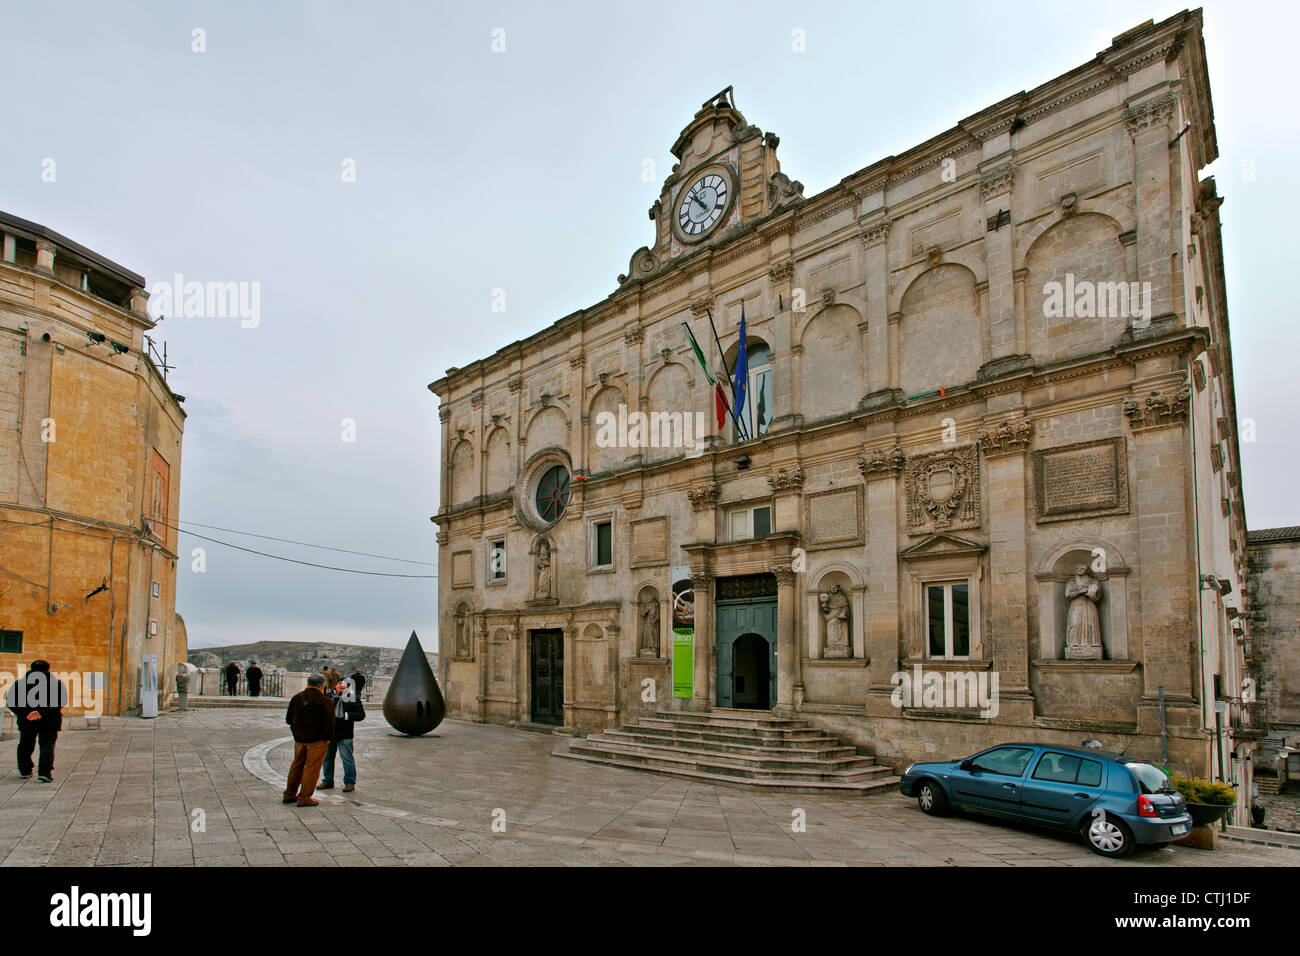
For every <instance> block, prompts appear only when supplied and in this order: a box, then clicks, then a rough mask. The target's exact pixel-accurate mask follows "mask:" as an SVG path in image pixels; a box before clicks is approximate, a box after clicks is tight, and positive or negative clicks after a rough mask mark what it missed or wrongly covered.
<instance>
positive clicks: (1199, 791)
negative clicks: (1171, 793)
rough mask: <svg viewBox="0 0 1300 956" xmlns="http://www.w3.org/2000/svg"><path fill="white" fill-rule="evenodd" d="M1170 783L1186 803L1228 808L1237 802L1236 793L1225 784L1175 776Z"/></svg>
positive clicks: (1198, 778)
mask: <svg viewBox="0 0 1300 956" xmlns="http://www.w3.org/2000/svg"><path fill="white" fill-rule="evenodd" d="M1170 781H1171V782H1172V783H1173V785H1174V787H1175V788H1176V789H1177V790H1178V792H1179V793H1181V794H1182V795H1183V799H1184V800H1186V801H1187V802H1188V803H1200V804H1206V805H1209V806H1214V807H1230V806H1233V805H1234V804H1235V803H1236V802H1237V791H1236V790H1233V789H1232V788H1231V787H1230V786H1228V785H1227V784H1226V783H1215V782H1214V781H1213V780H1202V779H1201V778H1200V777H1180V776H1178V775H1177V774H1175V775H1173V776H1172V777H1171V778H1170Z"/></svg>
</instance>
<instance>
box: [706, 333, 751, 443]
mask: <svg viewBox="0 0 1300 956" xmlns="http://www.w3.org/2000/svg"><path fill="white" fill-rule="evenodd" d="M704 314H705V315H707V316H708V317H709V328H710V329H712V330H713V341H714V343H715V344H716V345H717V346H718V354H719V355H721V356H722V370H723V371H724V372H726V373H727V384H728V385H730V386H731V404H732V406H733V408H734V406H735V404H736V383H735V382H734V381H732V378H731V365H730V364H729V363H728V362H727V353H726V352H724V351H723V350H722V342H721V341H719V340H718V327H717V326H716V325H714V324H713V310H712V309H709V308H706V309H705V310H704ZM731 420H732V421H734V422H735V423H736V431H737V432H739V433H740V435H741V436H742V438H746V439H747V438H749V429H747V428H746V427H745V426H744V425H742V424H741V423H740V419H739V418H737V417H736V413H735V411H732V412H731Z"/></svg>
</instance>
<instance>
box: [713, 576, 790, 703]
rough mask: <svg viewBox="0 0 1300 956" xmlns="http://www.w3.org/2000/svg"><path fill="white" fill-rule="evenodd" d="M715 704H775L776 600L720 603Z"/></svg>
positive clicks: (718, 610) (718, 611)
mask: <svg viewBox="0 0 1300 956" xmlns="http://www.w3.org/2000/svg"><path fill="white" fill-rule="evenodd" d="M717 615H718V619H717V620H718V627H717V634H718V638H717V640H718V644H717V648H718V656H717V663H718V673H717V680H718V694H717V697H718V706H719V707H745V708H753V709H755V710H771V709H772V707H773V706H775V705H776V602H775V601H746V602H740V603H735V604H724V603H721V602H719V604H718V609H717Z"/></svg>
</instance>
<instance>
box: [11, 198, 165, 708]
mask: <svg viewBox="0 0 1300 956" xmlns="http://www.w3.org/2000/svg"><path fill="white" fill-rule="evenodd" d="M0 243H2V246H0V250H2V254H0V433H2V434H3V435H4V436H5V437H4V438H3V440H0V522H3V534H0V631H2V634H0V673H3V674H7V675H10V676H13V675H16V674H20V673H22V672H23V671H25V670H26V669H27V665H28V664H30V663H31V661H33V660H35V659H37V658H44V659H46V660H48V661H49V662H50V665H51V669H52V670H54V671H56V672H64V673H67V674H69V675H74V676H72V677H70V679H69V684H70V687H69V689H70V691H72V692H73V695H74V703H73V706H71V707H70V708H68V710H67V711H65V712H66V713H69V714H78V713H83V712H90V711H92V710H94V709H95V706H96V701H97V702H98V707H99V709H100V710H101V711H102V713H104V714H114V715H116V714H127V713H132V712H135V711H136V710H137V709H138V708H139V706H140V681H141V667H142V664H143V662H144V660H145V658H146V656H148V657H150V658H152V660H153V662H154V663H155V664H156V667H157V673H158V675H159V676H160V683H161V694H160V700H159V702H160V704H161V705H162V706H166V705H167V704H168V703H169V702H170V698H171V697H173V696H174V685H173V682H172V681H171V679H170V677H171V675H173V674H174V673H175V669H176V664H177V663H179V662H182V661H184V660H185V654H186V640H185V632H184V627H183V625H182V624H181V621H180V618H179V617H178V616H177V615H176V561H177V553H176V549H177V532H176V530H175V529H174V527H173V526H174V525H175V524H176V518H177V514H178V505H179V501H180V475H181V435H182V431H183V429H184V424H185V412H184V411H183V410H182V409H181V405H180V403H181V401H182V399H181V397H180V396H178V395H176V394H174V393H173V392H172V391H171V389H169V388H168V387H167V384H166V382H165V381H164V380H163V376H162V375H161V374H160V372H159V370H158V368H157V366H156V365H155V364H154V363H153V361H152V360H151V359H150V357H149V355H148V352H147V348H146V343H145V340H144V336H145V333H146V332H148V331H149V330H150V329H152V328H153V327H154V322H153V320H152V319H151V318H150V317H149V316H148V314H147V313H146V311H145V302H146V300H147V298H148V293H146V292H145V280H144V278H143V277H142V276H139V275H137V274H136V273H134V272H131V271H129V270H127V269H124V268H123V267H121V266H119V265H117V264H116V263H113V262H111V261H109V260H108V259H106V258H104V257H103V256H101V255H99V254H98V253H96V252H93V251H92V250H90V249H87V248H85V247H83V246H81V245H79V244H77V243H76V242H73V241H72V240H70V239H67V238H65V237H63V236H61V235H59V234H58V233H56V232H54V231H52V230H50V229H48V228H46V227H45V226H42V225H39V224H37V223H33V222H28V221H27V220H24V219H19V218H18V217H16V216H10V215H8V214H4V213H0Z"/></svg>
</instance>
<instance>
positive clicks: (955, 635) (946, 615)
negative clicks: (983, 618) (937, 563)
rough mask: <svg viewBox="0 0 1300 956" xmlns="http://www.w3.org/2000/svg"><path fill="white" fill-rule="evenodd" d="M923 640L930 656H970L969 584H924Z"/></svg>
mask: <svg viewBox="0 0 1300 956" xmlns="http://www.w3.org/2000/svg"><path fill="white" fill-rule="evenodd" d="M925 607H926V643H927V646H928V648H929V652H930V656H931V657H936V658H945V659H947V658H961V657H969V656H970V583H969V582H967V581H961V582H953V583H951V584H928V585H926V588H925Z"/></svg>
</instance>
